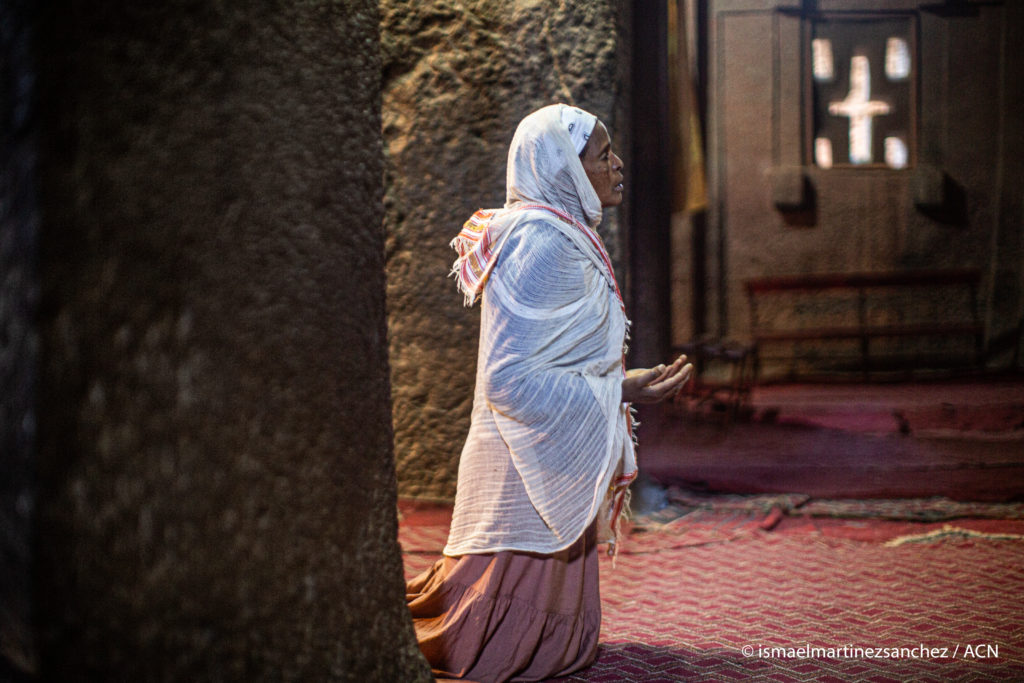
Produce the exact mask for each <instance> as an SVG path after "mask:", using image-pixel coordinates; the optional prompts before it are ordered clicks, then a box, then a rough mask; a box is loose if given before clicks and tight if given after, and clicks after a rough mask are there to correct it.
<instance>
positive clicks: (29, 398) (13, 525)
mask: <svg viewBox="0 0 1024 683" xmlns="http://www.w3.org/2000/svg"><path fill="white" fill-rule="evenodd" d="M30 5H31V3H29V2H8V3H2V4H0V472H2V473H3V475H2V476H0V680H18V677H19V676H24V675H26V674H27V672H30V671H32V670H33V669H34V666H35V651H34V644H33V639H32V637H31V630H30V628H29V623H30V619H31V594H30V583H31V581H30V567H31V559H30V555H29V534H30V528H31V527H30V523H31V512H32V502H33V498H32V453H33V451H34V447H35V412H34V410H33V406H34V403H35V372H34V371H35V367H36V365H37V359H38V334H37V333H36V330H35V328H34V325H33V321H34V318H35V314H36V306H37V302H38V294H39V283H38V276H37V272H36V267H35V266H36V248H37V239H38V220H39V214H38V207H37V205H36V199H35V165H36V155H35V140H34V137H35V136H34V129H33V127H32V125H31V122H32V112H33V107H32V95H33V88H32V85H33V83H32V78H31V73H32V70H31V67H32V59H31V28H30V19H31V11H30Z"/></svg>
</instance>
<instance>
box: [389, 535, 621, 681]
mask: <svg viewBox="0 0 1024 683" xmlns="http://www.w3.org/2000/svg"><path fill="white" fill-rule="evenodd" d="M596 539H597V527H596V526H595V525H594V524H591V525H590V528H588V529H587V531H586V532H585V533H584V534H583V536H581V537H580V538H579V540H577V541H576V542H575V543H573V544H572V545H571V546H569V547H568V548H566V549H565V550H562V551H560V552H557V553H555V554H553V555H539V554H533V553H521V552H509V551H506V552H500V553H494V554H487V555H463V556H462V557H445V558H442V559H440V560H438V561H437V562H436V563H434V566H433V567H431V568H430V569H428V570H427V571H425V572H423V573H422V574H420V575H419V576H417V577H416V578H414V579H412V580H411V581H409V582H408V583H407V584H406V596H405V599H406V602H407V603H408V604H409V609H410V611H411V612H412V617H413V624H414V625H415V627H416V639H417V640H418V641H419V645H420V650H422V651H423V654H424V655H425V656H426V658H427V661H429V662H430V666H431V668H432V669H433V671H434V675H435V676H438V677H440V678H462V679H469V680H472V681H479V682H480V683H491V682H492V681H509V680H515V681H540V680H544V679H547V678H552V677H555V676H565V675H567V674H570V673H572V672H573V671H578V670H579V669H582V668H584V667H586V666H589V665H590V664H591V663H592V662H593V661H594V658H595V657H596V656H597V640H598V635H599V633H600V630H601V596H600V593H599V586H598V562H597V543H596Z"/></svg>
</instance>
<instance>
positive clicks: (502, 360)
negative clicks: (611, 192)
mask: <svg viewBox="0 0 1024 683" xmlns="http://www.w3.org/2000/svg"><path fill="white" fill-rule="evenodd" d="M562 106H564V105H553V106H552V107H546V108H545V109H541V110H539V111H538V112H535V113H534V114H532V115H531V116H529V117H527V118H526V119H525V120H524V121H523V123H522V124H520V127H519V129H518V130H517V132H516V136H515V138H514V139H513V143H512V147H511V149H510V152H509V171H508V201H507V203H506V207H505V209H503V210H501V211H497V212H484V213H483V214H481V213H478V214H477V215H476V216H474V218H477V219H478V220H477V224H476V226H475V227H472V228H471V229H470V223H467V229H468V230H469V234H467V230H464V231H463V233H462V234H461V235H460V237H459V238H456V240H455V246H456V248H457V249H459V251H460V258H459V260H458V261H456V264H455V271H456V272H457V273H459V274H460V277H459V283H460V287H461V288H462V289H463V291H464V292H465V293H466V294H467V297H468V300H469V301H470V302H471V301H472V300H473V298H474V297H475V296H476V295H477V294H478V293H480V291H481V290H482V294H483V305H482V310H481V330H480V346H479V352H478V358H477V375H476V390H475V393H474V402H473V416H472V425H471V427H470V431H469V435H468V437H467V439H466V443H465V446H464V447H463V451H462V457H461V460H460V464H459V480H458V490H457V495H456V501H455V513H454V516H453V519H452V526H451V531H450V534H449V538H448V544H447V546H446V547H445V550H444V552H445V554H446V555H453V556H454V555H463V554H468V553H485V552H497V551H500V550H519V551H529V552H538V553H552V552H556V551H558V550H561V549H563V548H566V547H568V546H569V545H571V544H572V543H573V542H575V541H576V539H577V538H579V537H580V535H581V534H582V533H583V532H584V531H585V530H586V528H587V526H589V524H590V523H591V522H592V521H593V520H594V519H595V518H597V517H599V515H600V519H599V521H600V522H602V523H603V524H599V528H600V530H601V538H600V540H601V541H612V540H613V535H614V529H613V528H612V526H613V525H611V526H610V524H609V523H610V522H611V521H612V519H613V518H614V517H615V513H616V512H617V511H616V510H615V506H614V500H613V497H612V493H613V492H614V491H619V492H621V491H623V490H624V488H625V485H627V484H628V482H629V481H630V480H631V479H632V478H633V477H634V476H635V472H636V464H635V457H634V453H633V442H632V439H631V435H630V428H629V413H628V406H627V405H626V404H623V403H622V389H621V382H622V376H623V369H622V354H623V344H624V340H625V335H626V328H627V325H628V321H627V320H626V317H625V314H624V312H623V307H622V303H621V297H620V296H619V294H618V291H617V287H616V285H615V278H614V274H613V273H612V272H611V266H610V263H609V262H608V259H607V254H606V252H605V251H604V248H603V245H601V243H600V238H597V237H596V233H593V231H592V230H590V227H591V226H592V225H596V223H597V222H599V221H600V202H599V201H597V197H596V195H595V194H594V192H593V188H592V187H591V186H590V182H589V181H588V180H587V178H586V175H585V173H584V172H583V168H582V165H581V164H580V161H579V158H578V157H577V155H576V154H575V150H573V149H572V147H571V144H572V143H571V141H570V139H569V135H568V132H567V131H566V130H565V129H564V128H563V127H562V126H561V122H560V117H559V108H560V107H562ZM530 205H534V206H535V205H542V206H543V208H525V207H526V206H530ZM471 222H472V221H471ZM595 240H596V241H595ZM471 257H472V258H471ZM473 258H475V261H474V260H472V259H473ZM467 273H468V276H466V275H467ZM616 487H618V488H616ZM619 499H620V500H621V495H620V496H619Z"/></svg>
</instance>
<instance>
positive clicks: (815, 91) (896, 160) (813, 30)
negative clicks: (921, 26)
mask: <svg viewBox="0 0 1024 683" xmlns="http://www.w3.org/2000/svg"><path fill="white" fill-rule="evenodd" d="M913 20H914V17H913V16H912V15H906V14H902V15H892V14H889V15H881V16H879V15H874V16H861V15H837V16H832V15H825V16H817V17H814V18H813V19H811V21H810V36H809V40H808V49H807V51H806V55H807V57H806V59H807V63H808V67H807V73H808V74H809V75H810V79H809V80H810V84H811V85H810V90H811V96H810V102H811V107H810V114H809V119H810V121H809V125H808V127H807V129H808V133H809V140H808V141H807V145H806V150H807V151H806V153H807V155H808V158H809V161H810V163H812V164H814V165H817V166H819V167H822V168H833V167H837V166H839V167H842V166H846V167H888V168H893V169H901V168H906V167H907V166H910V165H912V164H913V161H914V151H915V132H916V131H915V128H914V126H915V119H916V113H915V112H914V106H915V97H914V95H915V90H914V88H915V80H916V77H917V76H916V75H917V64H916V55H915V51H914V41H913V40H912V38H913V29H914V23H913Z"/></svg>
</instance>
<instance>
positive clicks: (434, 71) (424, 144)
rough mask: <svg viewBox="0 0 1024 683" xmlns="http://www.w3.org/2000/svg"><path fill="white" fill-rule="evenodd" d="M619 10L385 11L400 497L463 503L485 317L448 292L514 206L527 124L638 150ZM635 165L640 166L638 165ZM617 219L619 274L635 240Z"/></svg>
mask: <svg viewBox="0 0 1024 683" xmlns="http://www.w3.org/2000/svg"><path fill="white" fill-rule="evenodd" d="M619 4H620V3H617V2H616V1H615V0H600V1H598V2H588V3H563V2H555V1H553V0H516V1H514V2H504V1H502V2H498V1H496V0H490V1H488V0H482V1H479V0H478V1H475V2H456V1H455V0H433V1H428V2H421V1H419V0H384V2H382V3H381V13H382V28H381V44H382V53H383V61H384V71H383V74H384V77H383V78H384V81H383V119H384V142H385V157H386V164H387V166H386V168H387V171H386V174H387V181H386V190H385V207H386V216H385V223H386V226H387V274H388V309H389V332H390V349H391V367H392V387H393V394H394V424H395V452H396V459H397V467H398V481H399V493H400V495H405V496H414V497H425V498H450V497H451V496H453V495H454V491H455V479H456V471H457V463H458V456H459V452H460V450H461V448H462V443H463V440H464V438H465V434H466V430H467V429H468V427H469V414H470V408H471V404H472V390H473V379H474V374H475V370H476V350H477V334H478V329H479V328H478V325H479V322H478V321H479V313H478V311H477V309H476V308H472V309H466V308H464V307H463V305H462V297H461V295H459V294H458V293H457V292H456V289H455V284H454V282H453V281H452V280H449V279H446V276H447V274H448V271H449V269H450V267H451V263H452V261H453V260H454V258H453V257H454V252H453V251H452V250H451V249H450V248H449V246H448V243H449V242H450V241H451V239H452V238H453V237H454V236H455V234H456V233H457V232H458V230H459V228H460V227H461V225H462V223H463V222H464V221H465V220H466V219H467V218H468V217H469V215H470V214H471V213H472V212H473V211H475V210H476V209H478V208H481V207H494V206H500V205H501V204H502V203H503V202H504V197H505V159H506V155H507V152H508V145H509V143H510V142H511V140H512V134H513V133H514V132H515V127H516V125H517V124H518V123H519V121H520V120H521V119H522V118H523V117H524V116H525V115H527V114H529V113H530V112H531V111H533V110H535V109H537V108H539V107H541V106H544V105H546V104H550V103H552V102H559V101H561V102H567V103H571V104H576V105H578V106H581V107H584V108H585V109H588V110H590V111H592V112H593V113H595V114H596V115H598V116H599V117H600V118H601V119H602V120H603V121H604V122H605V123H606V125H607V126H608V127H609V130H610V131H611V133H612V140H613V144H614V145H615V146H616V147H617V148H619V150H620V153H621V150H622V149H625V143H624V139H625V138H624V136H623V135H622V133H623V132H624V131H620V130H619V125H618V124H619V123H620V122H621V121H623V120H624V118H625V117H624V116H623V114H622V109H621V100H619V99H617V98H618V97H619V95H620V92H619V91H620V86H619V84H620V83H621V73H620V72H621V65H622V50H623V35H622V30H621V28H622V26H621V24H622V14H623V8H622V7H620V6H619ZM628 163H629V161H628V160H627V164H628ZM618 225H619V224H618V221H617V217H616V216H615V215H614V212H611V211H606V217H605V220H604V221H603V223H602V228H601V232H602V236H603V237H604V239H605V241H606V244H607V245H608V248H609V251H610V252H611V253H612V256H613V259H614V260H616V263H618V262H619V261H620V254H621V236H620V232H619V228H618Z"/></svg>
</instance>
